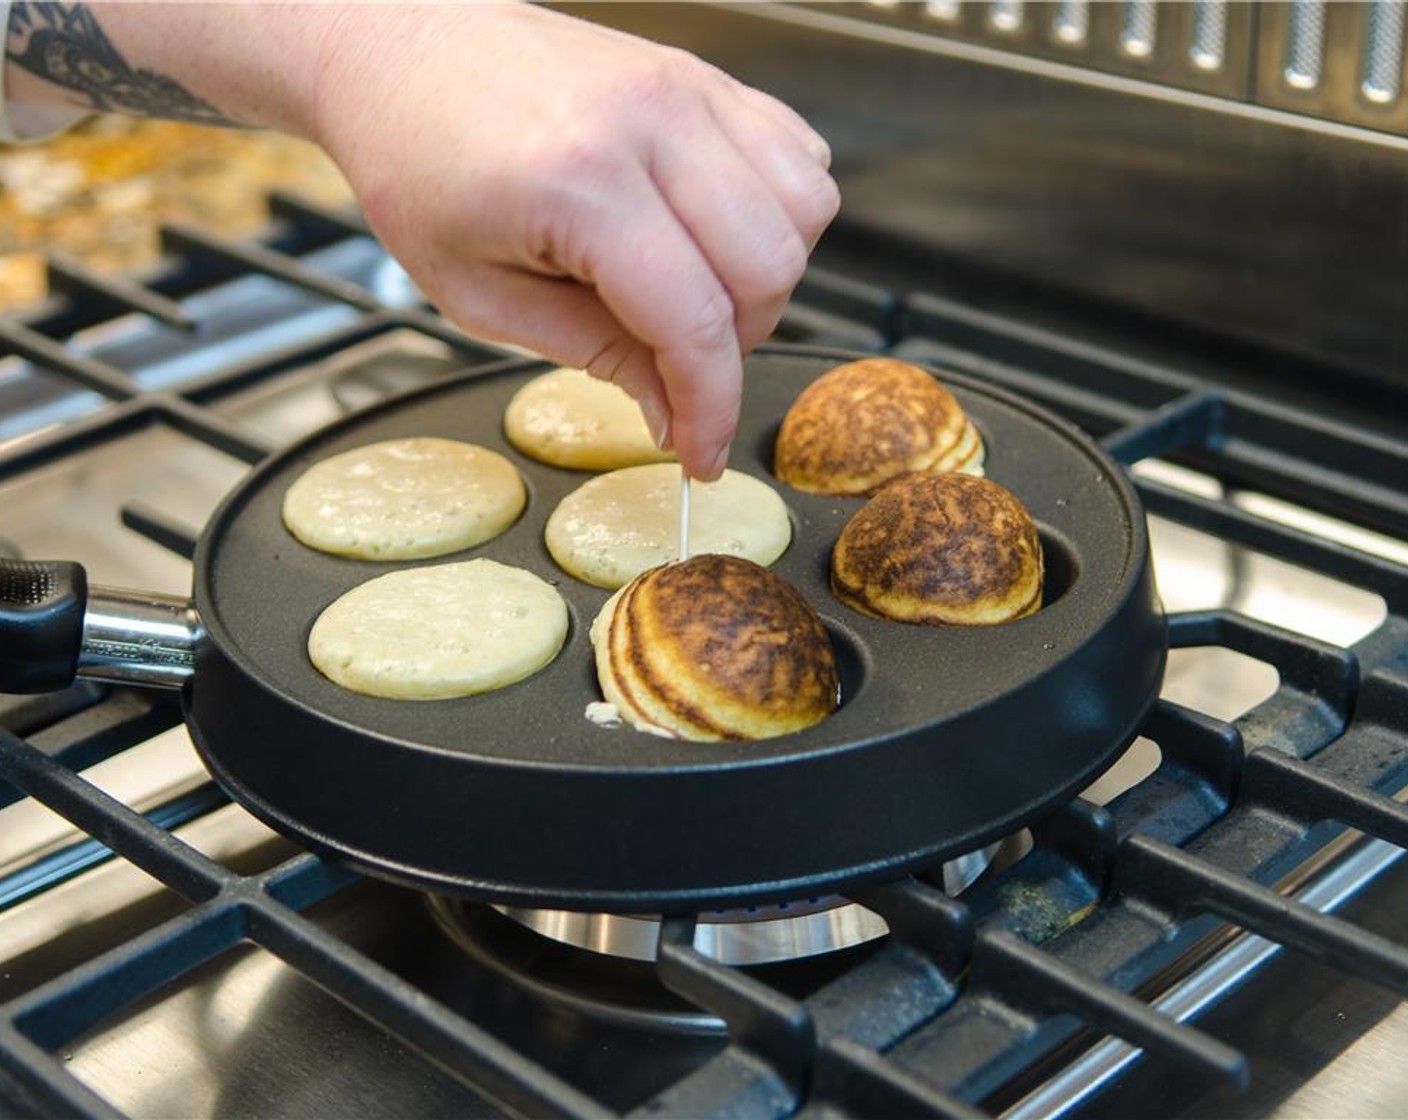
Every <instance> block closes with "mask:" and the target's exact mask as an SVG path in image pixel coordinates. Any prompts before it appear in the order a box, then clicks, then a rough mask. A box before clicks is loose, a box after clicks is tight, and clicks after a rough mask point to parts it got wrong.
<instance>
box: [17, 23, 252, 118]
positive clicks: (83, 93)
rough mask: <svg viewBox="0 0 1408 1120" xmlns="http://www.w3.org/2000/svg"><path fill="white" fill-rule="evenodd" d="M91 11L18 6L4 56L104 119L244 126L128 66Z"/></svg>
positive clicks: (159, 76)
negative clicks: (123, 116)
mask: <svg viewBox="0 0 1408 1120" xmlns="http://www.w3.org/2000/svg"><path fill="white" fill-rule="evenodd" d="M92 9H93V5H90V4H50V3H17V4H14V5H13V6H12V7H11V9H10V26H9V28H8V29H7V32H6V37H5V53H6V55H7V56H8V58H9V60H10V61H11V62H12V63H13V64H14V65H16V66H18V67H20V68H21V69H22V70H27V71H28V72H29V73H31V74H34V75H35V76H36V77H40V78H43V79H44V80H45V81H47V82H52V83H53V84H54V85H56V86H62V87H63V88H64V89H69V90H72V91H74V92H75V93H76V94H78V95H79V97H80V98H81V100H82V101H83V102H84V103H85V104H89V105H91V106H92V107H93V108H94V109H96V110H97V111H98V112H100V113H126V114H129V115H132V116H141V117H160V118H163V119H165V120H178V121H193V122H195V123H197V124H211V125H228V126H236V127H239V126H240V122H239V121H235V120H232V119H230V118H229V117H227V116H226V115H225V114H224V113H222V112H221V111H220V110H219V109H217V108H216V107H215V106H214V105H212V104H210V102H208V101H203V100H202V99H201V98H199V97H197V96H195V94H193V93H191V92H190V91H189V90H187V89H185V88H184V87H183V86H182V85H181V84H180V83H179V82H176V81H175V80H173V79H171V78H168V77H167V76H166V75H165V74H158V73H157V72H156V71H154V70H146V69H143V68H141V67H133V66H131V65H129V64H128V62H127V60H126V59H124V58H123V57H122V55H121V54H120V53H118V50H117V48H116V47H115V46H113V43H112V40H111V39H109V38H108V37H107V34H106V33H105V32H104V31H103V29H102V26H101V25H100V24H99V23H98V19H97V16H96V15H95V14H94V12H93V10H92Z"/></svg>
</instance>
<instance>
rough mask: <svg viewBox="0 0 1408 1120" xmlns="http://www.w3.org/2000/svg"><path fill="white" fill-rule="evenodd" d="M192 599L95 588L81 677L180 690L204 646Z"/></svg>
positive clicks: (86, 623)
mask: <svg viewBox="0 0 1408 1120" xmlns="http://www.w3.org/2000/svg"><path fill="white" fill-rule="evenodd" d="M204 637H205V631H204V629H203V628H202V626H201V624H200V617H199V616H198V615H197V614H196V611H195V607H194V606H192V605H191V602H190V600H189V599H182V598H178V597H177V596H173V595H150V594H146V593H144V592H140V591H127V590H123V589H119V588H114V587H90V588H89V589H88V603H87V608H86V609H85V611H84V613H83V644H82V647H81V649H80V650H79V655H78V675H79V676H80V677H84V678H86V679H88V680H99V681H114V682H116V683H119V684H141V685H150V686H154V687H157V688H180V687H181V686H182V685H183V684H185V683H186V681H187V679H188V678H189V677H190V675H191V673H192V672H194V671H195V659H196V648H197V647H198V646H199V644H200V643H201V641H203V640H204Z"/></svg>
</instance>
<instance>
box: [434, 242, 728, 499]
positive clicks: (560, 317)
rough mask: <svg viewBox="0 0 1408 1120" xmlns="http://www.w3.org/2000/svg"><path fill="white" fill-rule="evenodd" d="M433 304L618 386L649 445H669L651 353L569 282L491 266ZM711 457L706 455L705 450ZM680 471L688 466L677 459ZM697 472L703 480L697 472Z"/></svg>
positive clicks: (466, 323)
mask: <svg viewBox="0 0 1408 1120" xmlns="http://www.w3.org/2000/svg"><path fill="white" fill-rule="evenodd" d="M436 302H437V304H438V305H439V306H440V309H441V310H442V311H443V312H444V313H445V314H446V315H447V316H448V317H449V318H450V319H452V320H453V321H454V322H455V323H457V324H459V325H460V326H461V327H462V328H464V329H465V330H467V331H470V332H471V333H473V334H477V335H479V336H480V337H484V338H493V339H496V340H498V341H501V342H510V343H515V344H517V345H522V346H527V347H529V348H531V349H533V350H534V351H536V352H537V353H540V354H542V355H543V356H544V357H547V358H549V359H551V360H552V361H555V362H561V363H562V364H563V365H565V366H574V367H580V368H583V369H586V370H588V371H589V372H590V373H591V374H592V375H593V376H595V377H599V378H601V379H602V380H603V381H610V382H613V383H614V384H616V385H619V386H621V388H623V389H624V390H626V392H627V393H629V394H630V395H631V396H632V397H634V398H635V400H636V401H637V402H638V403H639V404H640V407H641V413H642V414H643V415H644V417H645V421H646V425H647V426H648V427H649V428H650V432H651V435H652V436H653V437H654V439H655V442H656V443H657V444H659V445H660V446H662V447H667V448H668V447H669V446H670V444H671V438H672V421H671V408H670V402H669V396H668V394H667V393H666V390H665V384H664V382H663V381H662V380H661V378H660V374H659V372H658V371H657V370H656V368H655V357H654V354H653V353H652V352H651V350H650V349H649V348H648V347H647V346H645V345H644V344H642V343H641V342H639V341H638V340H637V339H636V338H635V337H634V336H633V335H632V334H631V332H630V331H628V330H627V329H626V328H625V327H624V326H622V324H621V323H620V321H619V320H617V318H616V317H615V316H614V315H613V314H612V313H611V312H610V311H609V310H608V309H607V307H606V305H605V304H604V303H602V302H601V300H600V299H599V298H598V297H597V295H596V293H595V291H593V290H592V289H591V288H588V287H586V286H584V285H582V284H579V283H577V282H576V281H575V280H568V279H555V278H550V277H545V276H541V275H537V274H535V273H531V272H526V271H524V270H522V269H518V268H513V267H501V266H492V267H489V268H485V269H482V270H479V271H476V272H473V273H464V274H460V275H459V276H457V278H456V280H455V282H454V283H453V284H452V285H451V286H450V287H449V288H448V289H446V290H445V291H443V292H440V293H437V295H436ZM711 458H712V453H711ZM685 466H686V469H687V470H688V469H691V467H694V466H695V464H693V463H692V462H686V463H685ZM691 473H694V474H695V475H696V476H697V477H705V475H704V474H703V473H702V472H701V471H700V470H698V469H695V470H692V472H691Z"/></svg>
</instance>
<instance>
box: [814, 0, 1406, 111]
mask: <svg viewBox="0 0 1408 1120" xmlns="http://www.w3.org/2000/svg"><path fill="white" fill-rule="evenodd" d="M822 7H824V8H825V9H826V10H828V11H830V12H831V13H832V14H839V11H840V10H845V11H846V13H847V14H848V15H851V16H854V17H857V18H860V19H864V20H868V21H874V22H881V23H885V24H888V25H892V26H900V27H907V28H909V29H911V30H914V31H918V32H922V33H924V34H926V35H929V36H933V37H937V38H942V39H951V40H956V41H964V42H973V43H981V44H983V45H985V46H989V47H995V48H998V49H1001V50H1004V51H1011V52H1013V53H1015V54H1020V55H1026V56H1033V57H1038V58H1044V59H1049V60H1052V61H1060V62H1064V63H1068V64H1070V65H1072V66H1074V67H1077V68H1080V69H1083V70H1090V71H1098V72H1102V73H1108V74H1119V75H1122V76H1125V77H1131V78H1137V79H1142V80H1145V81H1148V82H1151V83H1154V84H1157V85H1163V86H1173V87H1177V88H1180V89H1186V90H1190V91H1195V92H1198V93H1205V94H1211V95H1213V96H1216V97H1223V98H1227V99H1229V100H1234V101H1241V102H1245V103H1248V104H1258V105H1263V106H1266V107H1268V108H1274V109H1282V110H1288V111H1290V112H1294V113H1302V114H1305V115H1307V116H1313V117H1317V118H1320V119H1322V120H1329V121H1336V122H1339V123H1342V124H1349V125H1356V126H1359V127H1363V128H1369V129H1374V130H1377V131H1384V132H1393V133H1398V134H1404V135H1408V98H1405V97H1404V82H1403V62H1404V33H1405V20H1404V0H1366V2H1357V3H1326V2H1325V0H1288V2H1284V3H1242V2H1237V0H1191V2H1183V0H1179V2H1172V0H1124V2H1123V3H1119V4H1102V3H1093V4H1092V3H1090V2H1089V0H1059V2H1055V3H1023V2H1021V0H989V2H980V0H969V2H966V3H964V2H960V0H930V2H929V3H925V4H896V3H888V2H885V3H877V2H874V0H872V2H869V3H846V4H825V5H822Z"/></svg>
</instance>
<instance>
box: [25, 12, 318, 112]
mask: <svg viewBox="0 0 1408 1120" xmlns="http://www.w3.org/2000/svg"><path fill="white" fill-rule="evenodd" d="M341 17H342V10H341V9H339V8H336V7H331V6H326V5H319V4H276V3H254V4H206V3H176V4H162V5H156V4H149V3H145V4H143V3H137V4H129V3H114V2H103V3H96V4H67V3H59V4H54V3H16V4H14V5H13V7H12V9H11V15H10V21H9V26H8V27H7V28H6V33H5V90H6V95H7V100H8V102H9V104H10V105H11V107H12V110H13V109H15V108H18V109H19V110H20V111H21V112H24V111H32V110H35V109H41V110H42V109H45V108H54V109H60V108H63V107H68V108H71V109H73V110H79V109H82V110H91V111H95V112H105V113H122V114H126V115H131V116H145V117H157V118H163V119H169V120H187V121H196V122H199V123H203V124H216V125H245V126H268V127H273V128H278V129H282V130H284V131H287V132H291V133H294V134H296V135H303V136H311V135H313V134H314V131H315V125H314V121H315V117H316V104H317V78H318V74H319V72H320V69H321V53H320V52H321V51H322V48H323V44H324V42H325V41H326V39H327V36H328V33H329V32H330V31H331V30H332V29H333V28H334V27H335V26H336V23H337V21H338V20H339V19H340V18H341Z"/></svg>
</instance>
